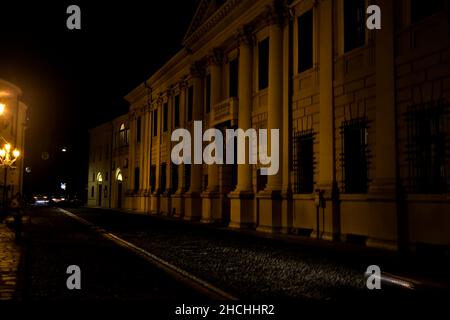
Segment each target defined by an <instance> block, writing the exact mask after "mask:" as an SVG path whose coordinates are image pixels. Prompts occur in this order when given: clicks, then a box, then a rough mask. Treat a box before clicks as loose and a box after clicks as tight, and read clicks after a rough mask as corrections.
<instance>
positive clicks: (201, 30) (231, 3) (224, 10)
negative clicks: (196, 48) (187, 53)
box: [183, 0, 243, 48]
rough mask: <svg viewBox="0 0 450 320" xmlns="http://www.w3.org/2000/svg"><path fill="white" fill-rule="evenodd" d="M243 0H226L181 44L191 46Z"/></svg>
mask: <svg viewBox="0 0 450 320" xmlns="http://www.w3.org/2000/svg"><path fill="white" fill-rule="evenodd" d="M242 1H243V0H228V1H226V2H225V3H224V4H223V5H222V6H221V7H220V8H219V9H218V10H217V11H216V12H215V13H214V14H213V15H212V16H211V17H209V18H208V20H206V21H205V22H204V23H203V24H202V25H201V26H199V27H198V29H197V30H195V31H194V32H193V33H192V34H191V35H190V36H188V37H187V38H186V39H185V40H184V41H183V45H184V46H185V47H186V48H191V47H192V45H193V44H194V43H195V42H197V41H198V40H199V39H200V38H201V37H202V36H203V35H204V34H206V33H207V32H208V31H209V30H211V29H212V28H214V27H215V26H216V25H217V24H218V23H219V22H220V21H221V20H222V19H223V18H225V17H226V16H227V15H228V14H229V13H230V12H231V11H232V10H233V9H234V8H236V7H237V6H238V5H239V4H241V2H242Z"/></svg>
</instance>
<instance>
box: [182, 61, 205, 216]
mask: <svg viewBox="0 0 450 320" xmlns="http://www.w3.org/2000/svg"><path fill="white" fill-rule="evenodd" d="M203 75H204V73H203V70H202V67H201V65H200V64H199V63H198V62H196V63H194V64H193V65H192V66H191V76H192V80H193V86H194V90H193V91H194V97H193V104H194V105H193V109H192V120H193V121H201V120H202V117H203ZM191 136H192V151H191V154H192V155H194V135H193V132H191ZM202 170H203V164H194V161H192V163H191V182H190V188H189V191H188V192H186V193H185V196H184V198H185V215H184V219H185V220H200V218H201V216H202V199H201V197H200V193H201V188H202Z"/></svg>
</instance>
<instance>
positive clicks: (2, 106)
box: [0, 103, 6, 115]
mask: <svg viewBox="0 0 450 320" xmlns="http://www.w3.org/2000/svg"><path fill="white" fill-rule="evenodd" d="M5 109H6V104H4V103H0V115H2V114H3V113H5Z"/></svg>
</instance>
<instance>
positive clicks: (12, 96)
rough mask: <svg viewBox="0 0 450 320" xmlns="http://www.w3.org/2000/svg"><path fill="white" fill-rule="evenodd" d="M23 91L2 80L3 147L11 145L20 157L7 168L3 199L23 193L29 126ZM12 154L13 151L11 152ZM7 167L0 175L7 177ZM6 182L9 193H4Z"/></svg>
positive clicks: (0, 120) (0, 117) (0, 122)
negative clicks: (26, 131) (7, 144)
mask: <svg viewBox="0 0 450 320" xmlns="http://www.w3.org/2000/svg"><path fill="white" fill-rule="evenodd" d="M21 95H22V91H21V89H20V88H18V87H17V86H15V85H14V84H12V83H10V82H7V81H5V80H2V79H0V103H2V104H4V105H5V110H4V113H3V114H2V115H0V136H1V141H0V144H1V147H2V148H3V147H4V145H5V144H6V143H9V144H10V145H11V150H14V149H18V150H19V151H20V156H19V157H18V158H17V161H16V162H15V163H14V164H13V165H12V167H10V166H8V167H7V169H6V170H7V176H6V181H4V179H3V178H2V182H0V185H1V191H0V192H1V198H0V200H1V201H2V202H3V199H4V197H6V199H9V198H10V197H11V196H13V195H14V194H15V193H17V192H22V180H23V173H24V160H23V159H24V157H25V156H26V150H24V145H25V130H26V126H27V106H26V105H25V104H24V103H23V102H22V101H21ZM11 152H12V151H11ZM4 170H5V167H2V168H0V174H1V176H2V177H5V174H4ZM5 182H6V188H7V190H8V191H7V193H4V192H3V190H4V186H5Z"/></svg>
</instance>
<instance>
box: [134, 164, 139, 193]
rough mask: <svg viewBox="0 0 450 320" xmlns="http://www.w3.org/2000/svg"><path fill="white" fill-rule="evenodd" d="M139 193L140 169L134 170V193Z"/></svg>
mask: <svg viewBox="0 0 450 320" xmlns="http://www.w3.org/2000/svg"><path fill="white" fill-rule="evenodd" d="M138 191H139V167H136V168H134V192H135V193H136V192H138Z"/></svg>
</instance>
